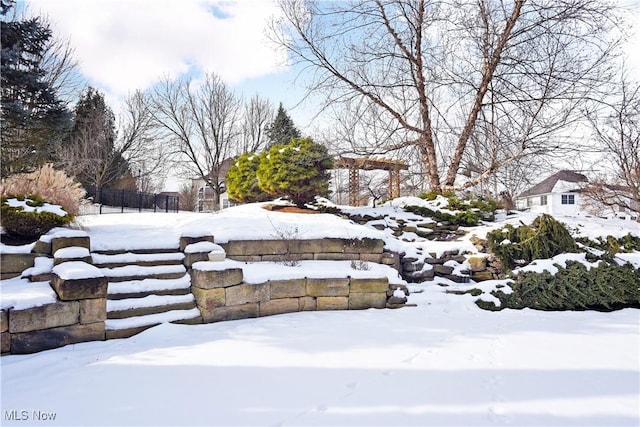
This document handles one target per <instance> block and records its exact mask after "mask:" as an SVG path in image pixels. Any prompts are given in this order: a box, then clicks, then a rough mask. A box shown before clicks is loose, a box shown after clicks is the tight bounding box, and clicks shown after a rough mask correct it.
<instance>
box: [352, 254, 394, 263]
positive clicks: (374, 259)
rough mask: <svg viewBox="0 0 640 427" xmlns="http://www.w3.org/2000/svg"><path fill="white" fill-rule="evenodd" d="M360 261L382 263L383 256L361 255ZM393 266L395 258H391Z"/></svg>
mask: <svg viewBox="0 0 640 427" xmlns="http://www.w3.org/2000/svg"><path fill="white" fill-rule="evenodd" d="M360 260H362V261H366V262H374V263H376V264H380V263H382V261H383V259H382V254H369V253H361V254H360ZM391 264H393V258H391Z"/></svg>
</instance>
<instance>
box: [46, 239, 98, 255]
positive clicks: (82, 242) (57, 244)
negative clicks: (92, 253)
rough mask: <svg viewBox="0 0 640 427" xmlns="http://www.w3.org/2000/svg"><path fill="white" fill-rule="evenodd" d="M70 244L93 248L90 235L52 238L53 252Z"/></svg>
mask: <svg viewBox="0 0 640 427" xmlns="http://www.w3.org/2000/svg"><path fill="white" fill-rule="evenodd" d="M70 246H78V247H80V248H87V249H89V250H91V241H90V240H89V236H78V237H54V238H53V239H51V253H52V254H55V253H56V251H57V250H58V249H62V248H68V247H70Z"/></svg>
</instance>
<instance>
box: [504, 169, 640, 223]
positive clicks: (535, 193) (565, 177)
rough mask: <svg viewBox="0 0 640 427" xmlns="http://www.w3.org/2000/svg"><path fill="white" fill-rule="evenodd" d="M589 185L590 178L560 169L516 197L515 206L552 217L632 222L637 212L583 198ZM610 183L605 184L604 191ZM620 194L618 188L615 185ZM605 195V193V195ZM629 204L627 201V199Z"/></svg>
mask: <svg viewBox="0 0 640 427" xmlns="http://www.w3.org/2000/svg"><path fill="white" fill-rule="evenodd" d="M589 188H590V184H589V180H588V179H587V177H586V176H585V175H583V174H581V173H577V172H573V171H568V170H563V171H560V172H558V173H555V174H553V175H551V176H550V177H548V178H546V179H545V180H544V181H542V182H540V183H539V184H536V185H534V186H533V187H531V188H530V189H528V190H526V191H525V192H523V193H522V194H520V195H518V196H517V197H516V209H519V210H529V211H531V212H537V213H546V214H549V215H554V216H577V215H595V216H600V217H606V218H618V219H626V220H632V221H635V220H637V218H638V212H630V211H629V210H628V209H622V208H617V209H616V208H615V207H612V206H604V205H602V204H601V203H599V202H597V201H595V200H593V199H592V198H586V197H584V195H585V192H586V191H588V189H589ZM607 189H610V190H611V191H612V193H613V189H614V188H613V186H604V187H603V190H604V191H606V190H607ZM615 189H616V190H617V191H616V192H617V193H619V190H620V188H618V187H616V188H615ZM605 198H606V195H605ZM628 202H629V203H630V201H628Z"/></svg>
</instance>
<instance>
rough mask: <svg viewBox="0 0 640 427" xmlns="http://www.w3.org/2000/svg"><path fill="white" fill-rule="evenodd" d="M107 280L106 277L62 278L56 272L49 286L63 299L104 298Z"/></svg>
mask: <svg viewBox="0 0 640 427" xmlns="http://www.w3.org/2000/svg"><path fill="white" fill-rule="evenodd" d="M107 286H108V280H107V278H106V277H90V278H86V279H62V278H60V277H59V276H58V275H57V274H55V273H54V274H53V276H52V278H51V287H52V288H53V290H54V291H56V294H58V298H60V299H61V300H63V301H74V300H80V299H92V298H106V297H107Z"/></svg>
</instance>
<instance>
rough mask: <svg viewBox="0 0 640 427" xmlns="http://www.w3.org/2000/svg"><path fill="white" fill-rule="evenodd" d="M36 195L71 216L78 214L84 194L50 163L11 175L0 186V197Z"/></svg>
mask: <svg viewBox="0 0 640 427" xmlns="http://www.w3.org/2000/svg"><path fill="white" fill-rule="evenodd" d="M32 194H36V195H38V196H40V197H42V198H43V199H44V200H46V201H47V202H49V203H52V204H56V205H60V206H62V208H63V209H64V210H65V211H67V212H68V213H70V214H72V215H76V214H77V213H78V209H79V206H80V200H82V198H83V197H84V196H85V194H86V192H85V191H84V188H82V185H80V184H79V183H77V182H75V181H74V180H73V178H70V177H69V176H67V174H66V173H64V171H59V170H55V169H54V168H53V165H52V164H50V163H47V164H45V165H44V166H42V167H41V168H40V169H38V170H36V171H35V172H31V173H24V174H16V175H12V176H10V177H8V178H6V179H4V180H2V183H1V184H0V197H8V196H27V195H32Z"/></svg>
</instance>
